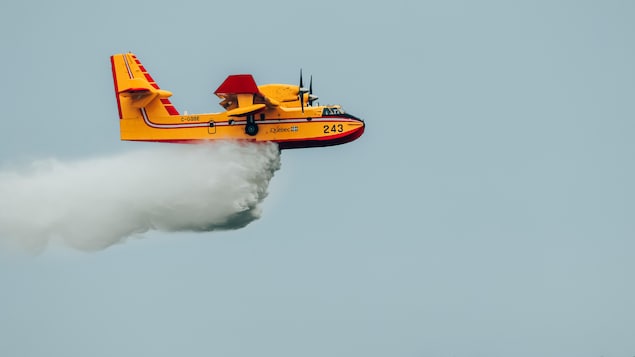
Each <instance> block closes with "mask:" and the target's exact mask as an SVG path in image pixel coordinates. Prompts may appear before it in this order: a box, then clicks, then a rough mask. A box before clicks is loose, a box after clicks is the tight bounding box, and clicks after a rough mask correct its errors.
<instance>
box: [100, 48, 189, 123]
mask: <svg viewBox="0 0 635 357" xmlns="http://www.w3.org/2000/svg"><path fill="white" fill-rule="evenodd" d="M110 64H111V65H112V77H113V81H114V83H115V96H116V97H117V107H118V109H119V119H134V118H138V119H139V120H143V116H144V115H146V116H147V117H165V116H171V115H179V112H178V111H177V110H176V108H174V106H173V105H172V103H171V102H170V100H169V99H168V98H169V97H170V96H172V93H171V92H169V91H166V90H162V89H161V88H159V86H158V85H157V83H156V82H155V81H154V79H152V76H150V74H149V73H148V71H146V69H145V67H143V65H142V64H141V62H140V61H139V59H138V58H137V56H135V55H134V54H132V53H125V54H116V55H113V56H111V57H110Z"/></svg>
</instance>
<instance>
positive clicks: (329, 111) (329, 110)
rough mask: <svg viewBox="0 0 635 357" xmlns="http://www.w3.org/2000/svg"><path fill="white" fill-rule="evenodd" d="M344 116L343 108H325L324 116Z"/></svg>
mask: <svg viewBox="0 0 635 357" xmlns="http://www.w3.org/2000/svg"><path fill="white" fill-rule="evenodd" d="M338 114H344V110H342V108H341V107H325V108H324V110H323V111H322V115H338Z"/></svg>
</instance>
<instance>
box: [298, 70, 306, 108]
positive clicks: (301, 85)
mask: <svg viewBox="0 0 635 357" xmlns="http://www.w3.org/2000/svg"><path fill="white" fill-rule="evenodd" d="M305 92H306V89H304V84H303V83H302V68H300V86H299V87H298V97H300V98H299V99H300V107H301V108H302V113H304V93H305Z"/></svg>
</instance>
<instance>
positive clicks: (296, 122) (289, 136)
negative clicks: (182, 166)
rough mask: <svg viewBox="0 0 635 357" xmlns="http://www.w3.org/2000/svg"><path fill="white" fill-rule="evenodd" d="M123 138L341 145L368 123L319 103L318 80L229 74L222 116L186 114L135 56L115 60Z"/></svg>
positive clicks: (284, 146)
mask: <svg viewBox="0 0 635 357" xmlns="http://www.w3.org/2000/svg"><path fill="white" fill-rule="evenodd" d="M110 62H111V65H112V76H113V80H114V82H115V95H116V96H117V106H118V108H119V119H120V121H119V123H120V131H121V140H132V141H154V142H174V143H189V142H192V143H193V142H200V141H206V140H249V141H257V142H261V141H262V142H276V143H278V145H279V147H280V148H281V149H289V148H305V147H315V146H329V145H338V144H343V143H347V142H350V141H353V140H355V139H357V138H359V137H360V136H361V135H362V134H363V133H364V127H365V126H364V121H363V120H361V119H359V118H357V117H355V116H353V115H351V114H348V113H346V112H344V111H343V110H342V107H341V106H339V105H326V106H325V105H322V106H320V105H317V106H314V105H313V102H314V101H315V100H316V99H317V97H316V96H315V95H313V78H311V81H310V83H309V89H308V90H307V89H306V88H304V86H303V83H302V72H300V85H291V84H265V85H260V86H258V85H256V82H255V81H254V78H253V77H252V75H250V74H236V75H230V76H229V77H227V79H226V80H225V81H224V82H223V83H222V84H221V85H220V87H218V89H216V91H215V92H214V94H216V95H217V96H218V97H219V98H220V99H221V102H220V105H221V106H222V107H223V108H224V109H225V111H223V112H220V113H205V114H187V113H184V114H181V113H180V112H179V111H178V110H176V108H175V107H174V106H173V105H172V103H171V102H170V100H169V99H168V98H169V97H170V96H172V93H171V92H169V91H167V90H163V89H161V88H159V86H158V85H157V83H156V82H155V81H154V79H153V78H152V76H150V74H149V73H148V71H147V70H146V69H145V67H144V66H143V65H142V64H141V62H140V61H139V59H138V58H137V56H135V55H134V54H132V53H125V54H116V55H113V56H111V58H110Z"/></svg>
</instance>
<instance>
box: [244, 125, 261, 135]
mask: <svg viewBox="0 0 635 357" xmlns="http://www.w3.org/2000/svg"><path fill="white" fill-rule="evenodd" d="M245 134H247V135H250V136H255V135H256V134H258V125H256V124H255V123H249V124H247V125H246V126H245Z"/></svg>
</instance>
